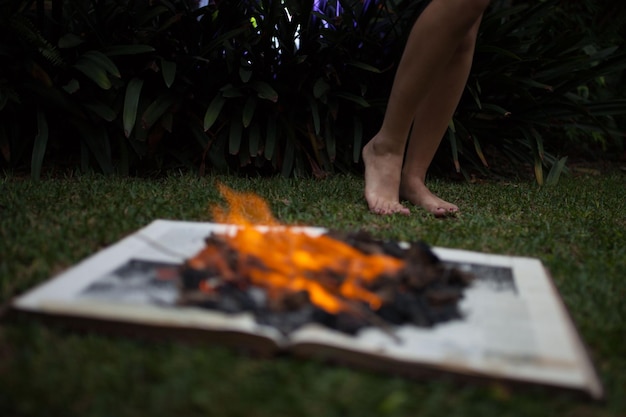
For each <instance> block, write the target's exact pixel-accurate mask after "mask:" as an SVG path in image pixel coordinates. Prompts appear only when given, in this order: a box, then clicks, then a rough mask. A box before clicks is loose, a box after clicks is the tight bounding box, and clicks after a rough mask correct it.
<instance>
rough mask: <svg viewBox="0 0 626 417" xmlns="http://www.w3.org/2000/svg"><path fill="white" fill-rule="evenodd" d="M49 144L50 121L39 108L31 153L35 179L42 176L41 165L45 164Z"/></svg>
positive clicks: (31, 169) (31, 166)
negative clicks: (44, 159)
mask: <svg viewBox="0 0 626 417" xmlns="http://www.w3.org/2000/svg"><path fill="white" fill-rule="evenodd" d="M47 146H48V121H47V120H46V115H45V114H44V112H42V111H41V110H37V136H35V143H34V145H33V153H32V155H31V163H30V176H31V178H32V179H34V180H39V178H40V177H41V166H42V165H43V157H44V155H45V153H46V148H47Z"/></svg>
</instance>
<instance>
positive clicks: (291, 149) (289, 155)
mask: <svg viewBox="0 0 626 417" xmlns="http://www.w3.org/2000/svg"><path fill="white" fill-rule="evenodd" d="M293 142H294V139H293V137H289V138H288V140H287V143H286V145H285V155H284V157H283V163H282V169H281V175H282V176H283V177H285V178H288V177H289V176H290V175H291V172H292V171H293V164H294V160H295V156H296V155H295V154H296V148H295V145H294V143H293Z"/></svg>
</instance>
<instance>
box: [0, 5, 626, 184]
mask: <svg viewBox="0 0 626 417" xmlns="http://www.w3.org/2000/svg"><path fill="white" fill-rule="evenodd" d="M425 4H426V2H425V1H417V2H416V1H405V0H388V1H375V0H369V1H351V0H345V1H341V0H340V1H338V2H337V1H315V2H314V1H312V0H311V1H306V0H285V1H276V0H239V1H211V2H209V3H207V4H200V3H198V2H195V1H191V0H175V1H169V2H162V1H156V2H112V1H94V0H52V1H37V2H35V1H30V2H28V1H27V2H23V1H18V0H2V1H0V9H1V10H2V14H1V16H0V20H1V21H0V34H1V35H2V36H1V37H0V39H2V41H0V64H1V65H0V149H1V150H2V161H3V164H4V165H5V166H9V167H25V166H28V167H30V170H31V173H32V176H33V177H35V178H37V177H39V176H40V174H41V170H42V166H43V164H44V162H46V161H49V162H51V163H54V164H63V165H67V164H69V166H72V167H80V168H81V169H82V170H90V169H96V170H99V171H102V172H105V173H115V172H118V173H121V174H135V173H146V172H148V173H149V172H158V171H163V170H167V169H172V168H177V167H179V168H183V169H193V170H197V171H199V172H205V171H208V170H211V171H222V172H224V171H229V172H242V173H254V174H258V173H262V174H264V173H266V174H274V173H282V174H283V175H286V176H287V175H293V174H296V175H302V174H307V175H308V174H313V175H315V176H324V175H326V174H327V173H330V172H334V171H337V170H339V171H350V170H358V169H359V168H360V165H359V164H360V151H361V148H362V146H363V144H364V143H365V141H367V140H368V138H369V137H370V136H371V135H372V134H373V133H374V132H375V129H376V128H377V127H378V125H379V124H380V121H381V118H382V113H383V111H384V107H385V103H386V99H387V95H388V91H389V86H390V84H391V82H392V79H393V74H394V70H395V64H396V63H397V62H398V60H399V56H400V54H401V53H402V47H403V45H404V40H405V37H406V36H407V34H408V30H409V29H410V28H411V26H412V24H413V22H414V19H415V17H416V16H417V15H418V14H419V11H420V10H421V8H422V7H423V6H424V5H425ZM611 7H613V6H612V3H606V5H605V4H604V2H599V3H597V4H596V3H591V2H510V1H508V2H507V1H496V2H494V5H493V7H492V8H491V10H490V11H489V13H488V15H487V16H486V17H485V21H484V24H483V28H482V33H481V36H480V40H479V45H478V51H477V58H476V62H475V65H474V70H473V74H472V76H471V79H470V82H469V83H468V87H467V90H466V93H467V94H466V95H465V97H464V99H463V101H462V103H461V106H460V107H459V110H458V112H457V114H456V116H455V118H454V121H453V123H452V124H451V129H450V130H449V132H448V138H449V139H450V140H449V141H446V142H445V143H447V145H446V146H447V149H448V151H449V152H450V153H451V155H452V160H453V161H454V163H455V165H456V167H457V170H462V169H463V171H466V170H473V169H482V170H483V171H487V168H486V166H487V164H488V162H490V161H488V160H487V159H488V158H487V157H486V156H485V153H484V152H483V149H487V148H494V149H498V150H499V151H501V152H502V153H503V154H504V155H506V156H507V157H508V158H509V159H512V160H515V161H522V162H531V163H532V164H534V166H535V172H536V176H537V180H538V181H539V182H543V181H544V174H543V169H544V168H554V169H553V175H552V178H555V177H556V174H558V172H560V171H561V170H562V169H563V162H564V160H559V159H558V158H557V157H556V156H553V155H558V154H559V153H560V150H561V148H562V144H563V143H564V141H577V142H581V143H600V144H601V145H602V146H604V147H605V148H615V147H621V146H623V144H622V140H623V139H622V138H623V128H622V127H621V126H620V124H619V123H620V121H619V118H616V115H620V114H624V113H626V104H625V102H624V100H622V99H620V98H619V96H617V95H615V94H613V93H612V91H616V90H617V89H618V88H621V86H622V85H623V82H622V80H621V79H620V74H621V72H622V71H623V69H624V67H625V66H626V64H625V59H624V56H625V55H624V51H623V50H622V49H620V46H621V45H619V42H620V39H621V38H620V36H619V35H620V30H621V27H623V26H619V25H615V26H610V25H607V24H606V22H607V20H606V16H609V14H608V13H611V14H610V16H612V17H614V18H615V17H616V16H621V15H623V12H618V11H614V10H613V9H611ZM592 11H593V13H594V14H593V16H598V17H596V18H590V17H588V16H590V14H589V13H590V12H592ZM620 13H621V14H620ZM602 16H604V18H603V17H602ZM563 17H566V18H563ZM603 19H604V20H603ZM614 20H615V19H614ZM603 22H604V23H603ZM609 26H610V27H609ZM572 27H576V28H585V29H584V30H583V29H580V30H569V29H570V28H572ZM600 27H602V28H604V29H605V30H604V31H601V32H600V31H599V30H598V29H599V28H600ZM444 151H445V148H444ZM450 153H446V155H450ZM446 158H447V159H449V156H446ZM559 161H560V163H559Z"/></svg>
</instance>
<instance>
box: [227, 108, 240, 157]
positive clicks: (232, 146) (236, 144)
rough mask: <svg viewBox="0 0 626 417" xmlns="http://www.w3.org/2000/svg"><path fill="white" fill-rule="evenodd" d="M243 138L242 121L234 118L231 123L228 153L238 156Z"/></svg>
mask: <svg viewBox="0 0 626 417" xmlns="http://www.w3.org/2000/svg"><path fill="white" fill-rule="evenodd" d="M242 136H243V125H242V124H241V119H239V118H237V117H233V119H232V120H231V122H230V132H229V134H228V152H229V153H230V154H231V155H237V154H238V153H239V148H240V147H241V137H242Z"/></svg>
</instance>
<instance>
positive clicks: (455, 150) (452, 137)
mask: <svg viewBox="0 0 626 417" xmlns="http://www.w3.org/2000/svg"><path fill="white" fill-rule="evenodd" d="M448 140H449V141H450V149H451V151H452V161H453V162H454V168H455V169H456V172H457V173H459V172H461V164H460V163H459V147H458V143H457V137H456V134H455V133H454V130H452V129H451V128H448Z"/></svg>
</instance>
